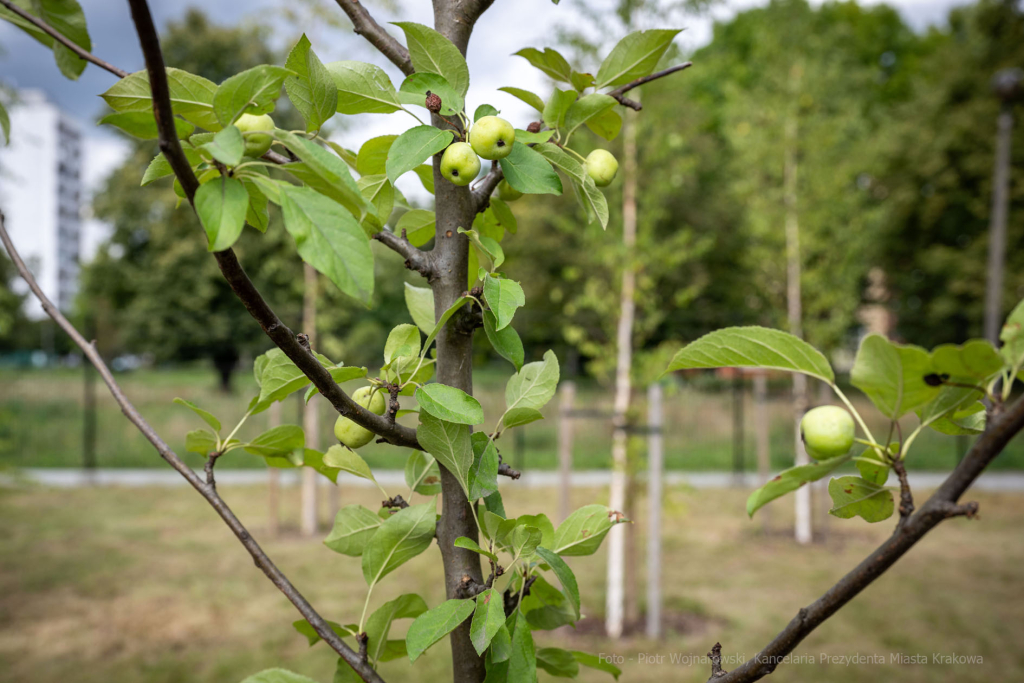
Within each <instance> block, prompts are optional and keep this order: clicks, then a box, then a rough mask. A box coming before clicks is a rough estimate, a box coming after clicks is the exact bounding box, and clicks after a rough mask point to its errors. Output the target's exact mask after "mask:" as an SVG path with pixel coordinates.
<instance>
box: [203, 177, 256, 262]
mask: <svg viewBox="0 0 1024 683" xmlns="http://www.w3.org/2000/svg"><path fill="white" fill-rule="evenodd" d="M195 207H196V214H197V215H198V216H199V221H200V222H201V223H202V224H203V228H204V229H205V230H206V236H207V238H208V239H209V242H210V245H209V247H208V249H209V250H210V251H224V250H225V249H230V248H231V245H233V244H234V243H235V241H236V240H237V239H238V238H239V236H241V234H242V230H243V229H244V228H245V214H246V211H247V210H248V208H249V193H248V192H246V191H245V186H244V185H242V181H240V180H238V179H237V178H227V177H224V176H221V178H220V179H218V180H212V181H210V182H208V183H206V184H205V185H200V186H199V189H198V190H196V195H195Z"/></svg>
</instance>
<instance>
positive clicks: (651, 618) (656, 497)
mask: <svg viewBox="0 0 1024 683" xmlns="http://www.w3.org/2000/svg"><path fill="white" fill-rule="evenodd" d="M661 395H662V392H661V385H660V384H658V383H657V382H655V383H654V384H652V385H651V386H649V387H647V429H648V435H647V637H648V638H651V639H652V640H657V639H658V638H660V637H661V491H662V486H661V485H662V474H663V472H664V469H665V465H664V448H663V445H664V441H663V440H662V434H661V425H662V412H661Z"/></svg>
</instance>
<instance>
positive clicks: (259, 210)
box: [242, 180, 270, 233]
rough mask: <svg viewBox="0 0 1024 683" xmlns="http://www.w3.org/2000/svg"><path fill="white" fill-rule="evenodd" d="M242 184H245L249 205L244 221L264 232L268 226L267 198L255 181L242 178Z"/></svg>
mask: <svg viewBox="0 0 1024 683" xmlns="http://www.w3.org/2000/svg"><path fill="white" fill-rule="evenodd" d="M242 184H243V185H245V191H246V192H248V193H249V206H248V208H247V209H246V211H245V222H246V223H248V224H249V225H251V226H252V227H254V228H256V229H257V230H259V231H260V232H263V233H265V232H266V231H267V228H268V227H270V211H269V209H268V208H267V204H268V202H269V200H268V199H267V196H266V195H265V194H263V190H261V189H260V188H259V186H258V185H256V183H254V182H251V181H245V180H243V181H242Z"/></svg>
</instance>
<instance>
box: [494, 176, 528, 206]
mask: <svg viewBox="0 0 1024 683" xmlns="http://www.w3.org/2000/svg"><path fill="white" fill-rule="evenodd" d="M522 196H523V193H522V192H520V191H519V190H517V189H516V188H514V187H512V186H511V185H509V184H508V181H507V180H502V181H501V182H500V183H498V199H503V200H505V201H506V202H514V201H515V200H517V199H519V198H520V197H522Z"/></svg>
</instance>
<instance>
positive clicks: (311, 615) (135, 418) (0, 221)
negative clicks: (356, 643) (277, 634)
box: [0, 213, 383, 683]
mask: <svg viewBox="0 0 1024 683" xmlns="http://www.w3.org/2000/svg"><path fill="white" fill-rule="evenodd" d="M0 241H2V242H3V244H4V247H5V248H6V249H7V253H8V254H9V255H10V257H11V261H12V262H13V263H14V267H15V268H16V269H17V270H18V273H19V274H20V275H21V277H22V278H23V279H24V280H25V282H26V283H27V284H28V286H29V289H30V290H32V293H33V294H34V295H35V296H36V298H37V299H39V302H40V303H41V304H42V306H43V310H44V311H46V314H47V315H49V316H50V317H51V318H53V320H54V321H55V322H56V323H57V325H58V326H59V327H60V328H61V329H62V330H64V331H65V332H67V334H68V336H69V337H71V340H72V341H74V342H75V344H76V345H77V346H78V348H80V349H82V352H83V353H84V354H85V356H86V357H87V358H88V359H89V361H90V362H91V363H92V364H93V365H94V366H95V367H96V370H97V371H98V372H99V374H100V377H102V378H103V381H104V383H106V385H107V388H108V389H109V390H110V393H111V395H112V396H113V397H114V400H115V401H117V404H118V406H120V407H121V412H123V413H124V414H125V417H127V418H128V420H129V421H130V422H131V423H132V424H134V425H135V426H136V427H137V428H138V430H139V431H140V432H142V435H143V436H145V437H146V439H147V440H148V441H149V442H150V443H151V444H153V447H154V448H156V451H157V453H159V454H160V457H161V458H163V459H164V460H165V461H167V463H168V464H169V465H170V466H171V467H173V468H174V469H175V470H177V471H178V473H179V474H181V476H183V477H184V478H185V480H186V481H188V483H189V484H191V485H192V488H194V489H195V490H196V491H198V492H199V494H200V495H201V496H202V497H203V498H205V499H206V501H207V502H208V503H209V504H210V506H211V507H212V508H213V509H214V510H215V511H216V512H217V514H218V515H220V518H221V519H222V520H224V523H225V524H227V525H228V528H230V529H231V531H232V532H233V533H234V534H235V536H236V537H237V538H238V540H239V541H240V542H241V543H242V545H243V546H245V549H246V550H248V551H249V554H250V555H251V556H252V559H253V561H254V562H255V563H256V566H257V567H259V568H260V569H261V570H262V571H263V573H264V574H266V575H267V578H268V579H270V581H271V582H272V583H273V584H274V585H275V586H277V588H278V589H279V590H280V591H281V592H282V593H284V595H285V597H287V598H288V600H289V601H290V602H291V603H292V604H293V605H295V608H296V609H298V610H299V613H300V614H301V615H302V616H303V617H304V618H305V619H306V621H308V622H309V623H310V624H311V625H312V626H313V628H314V630H316V632H317V634H318V635H319V636H320V637H321V638H323V639H324V641H326V642H327V644H328V645H330V646H331V647H332V648H333V649H334V651H335V652H337V653H338V654H339V655H340V656H341V658H342V659H344V660H345V661H346V662H348V664H349V665H350V666H351V667H352V668H353V669H354V670H355V671H356V673H357V674H359V676H360V678H362V679H363V680H364V681H366V682H367V683H383V680H382V679H381V677H380V676H379V675H377V672H376V671H374V670H373V668H372V667H371V666H369V665H368V664H366V663H365V662H363V661H360V659H359V655H358V654H357V653H356V652H354V651H353V650H352V649H351V648H350V647H349V646H348V645H346V644H345V642H344V641H343V640H342V639H341V638H340V637H338V634H336V633H335V632H334V630H333V629H332V628H331V627H330V626H329V625H328V624H327V622H326V621H324V619H323V617H321V616H320V615H319V614H318V613H317V611H316V610H315V609H313V606H312V605H310V604H309V602H308V601H307V600H306V598H304V597H303V596H302V594H301V593H299V591H298V589H296V588H295V586H293V585H292V583H291V582H290V581H289V580H288V577H286V576H285V575H284V574H282V573H281V570H280V569H278V568H277V566H276V565H275V564H274V563H273V562H272V561H271V559H270V558H269V557H267V554H266V553H265V552H263V549H262V548H261V547H260V545H259V544H258V543H257V542H256V540H255V539H254V538H253V537H252V535H251V534H250V533H249V531H248V530H247V529H246V528H245V526H244V525H243V524H242V523H241V522H240V521H239V520H238V518H237V517H236V516H235V513H234V512H232V511H231V508H230V507H228V505H227V503H225V502H224V501H223V499H221V497H220V495H219V494H218V493H217V489H216V487H215V486H214V483H213V465H212V462H213V458H212V457H211V459H210V461H208V465H207V476H208V477H209V482H208V483H207V482H204V481H203V479H202V478H201V477H200V476H199V475H198V474H196V473H195V472H194V471H193V470H192V468H190V467H189V466H188V465H186V464H185V463H184V462H183V461H182V460H181V458H179V457H178V455H177V454H176V453H175V452H174V451H172V450H171V449H170V447H168V445H167V444H166V443H165V442H164V441H163V439H161V438H160V436H159V435H158V434H157V433H156V431H155V430H154V429H153V428H152V427H151V426H150V424H149V423H148V422H146V420H145V418H143V417H142V415H140V414H139V411H138V410H136V408H135V406H134V405H132V403H131V401H129V400H128V397H127V396H125V394H124V391H122V389H121V387H120V386H118V384H117V381H116V380H115V379H114V376H113V375H112V374H111V373H110V369H109V368H108V367H107V365H106V363H104V362H103V358H102V357H101V356H100V354H99V353H98V352H97V351H96V347H95V346H94V345H93V344H91V343H89V342H88V341H86V339H85V338H84V337H83V336H82V335H81V334H80V333H79V332H78V330H76V329H75V327H74V325H72V324H71V323H70V322H68V320H67V318H65V317H64V316H63V314H61V312H60V311H59V310H57V307H56V306H54V305H53V302H51V301H50V300H49V298H47V296H46V294H44V293H43V290H42V289H41V288H40V287H39V284H38V283H37V282H36V279H35V277H33V275H32V272H31V271H30V270H29V269H28V267H27V266H26V265H25V262H24V261H23V260H22V258H21V255H20V254H19V253H18V251H17V250H16V249H15V248H14V244H13V243H12V242H11V238H10V235H8V234H7V228H6V226H5V225H4V217H3V214H2V213H0Z"/></svg>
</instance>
